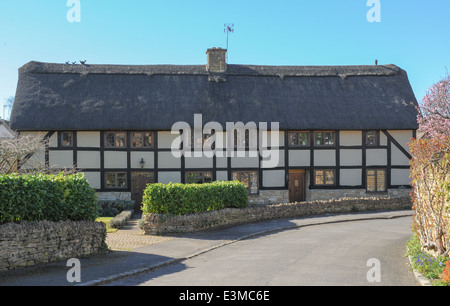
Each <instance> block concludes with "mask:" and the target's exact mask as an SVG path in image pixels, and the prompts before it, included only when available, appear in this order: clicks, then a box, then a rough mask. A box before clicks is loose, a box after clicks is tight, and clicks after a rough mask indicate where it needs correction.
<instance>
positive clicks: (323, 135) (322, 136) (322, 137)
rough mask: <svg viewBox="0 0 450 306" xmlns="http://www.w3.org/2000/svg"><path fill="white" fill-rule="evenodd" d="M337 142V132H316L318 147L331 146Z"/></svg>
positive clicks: (315, 143) (315, 140)
mask: <svg viewBox="0 0 450 306" xmlns="http://www.w3.org/2000/svg"><path fill="white" fill-rule="evenodd" d="M335 143H336V133H335V132H315V133H314V145H316V146H318V147H331V146H334V145H335Z"/></svg>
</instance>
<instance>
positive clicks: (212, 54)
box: [206, 48, 227, 73]
mask: <svg viewBox="0 0 450 306" xmlns="http://www.w3.org/2000/svg"><path fill="white" fill-rule="evenodd" d="M226 54H227V49H222V48H211V49H208V50H206V70H208V72H211V73H225V72H226V71H227V62H226Z"/></svg>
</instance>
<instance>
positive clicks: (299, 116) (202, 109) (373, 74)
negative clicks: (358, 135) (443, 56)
mask: <svg viewBox="0 0 450 306" xmlns="http://www.w3.org/2000/svg"><path fill="white" fill-rule="evenodd" d="M416 106H417V101H416V99H415V97H414V94H413V91H412V89H411V86H410V84H409V81H408V77H407V74H406V72H405V71H403V70H402V69H400V68H399V67H397V66H395V65H383V66H381V65H377V66H251V65H228V66H227V71H226V73H225V74H222V75H220V76H219V78H214V77H211V75H210V73H209V72H208V71H207V70H206V66H205V65H149V66H145V65H141V66H137V65H135V66H130V65H128V66H127V65H68V64H50V63H41V62H30V63H27V64H26V65H24V66H23V67H21V68H20V69H19V82H18V87H17V93H16V97H15V102H14V106H13V110H12V114H11V127H12V128H13V129H15V130H152V129H155V130H170V129H171V127H172V125H173V124H174V123H175V122H177V121H185V122H188V123H189V124H191V125H192V126H193V119H194V114H199V113H201V114H203V124H205V123H206V122H208V121H217V122H219V123H220V124H222V125H223V127H224V128H225V123H226V122H238V121H242V122H244V123H247V122H250V121H253V122H256V123H258V122H268V123H270V122H279V124H280V128H281V129H333V130H338V129H341V130H361V129H416V128H417V122H416V114H417V113H416V108H415V107H416ZM269 126H270V124H269Z"/></svg>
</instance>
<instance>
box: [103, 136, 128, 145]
mask: <svg viewBox="0 0 450 306" xmlns="http://www.w3.org/2000/svg"><path fill="white" fill-rule="evenodd" d="M126 146H127V136H126V132H106V133H105V148H125V147H126Z"/></svg>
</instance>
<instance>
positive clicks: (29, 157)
mask: <svg viewBox="0 0 450 306" xmlns="http://www.w3.org/2000/svg"><path fill="white" fill-rule="evenodd" d="M47 142H48V139H47V138H45V137H43V136H42V134H41V135H39V134H38V135H34V134H33V135H17V134H16V135H15V137H13V138H0V174H10V173H14V172H15V173H20V174H25V173H38V172H39V173H58V172H61V171H63V172H65V173H75V172H76V169H75V168H72V169H60V168H54V167H49V165H47V164H46V163H45V157H44V154H45V147H46V145H47Z"/></svg>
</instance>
